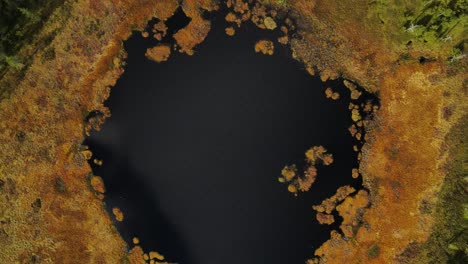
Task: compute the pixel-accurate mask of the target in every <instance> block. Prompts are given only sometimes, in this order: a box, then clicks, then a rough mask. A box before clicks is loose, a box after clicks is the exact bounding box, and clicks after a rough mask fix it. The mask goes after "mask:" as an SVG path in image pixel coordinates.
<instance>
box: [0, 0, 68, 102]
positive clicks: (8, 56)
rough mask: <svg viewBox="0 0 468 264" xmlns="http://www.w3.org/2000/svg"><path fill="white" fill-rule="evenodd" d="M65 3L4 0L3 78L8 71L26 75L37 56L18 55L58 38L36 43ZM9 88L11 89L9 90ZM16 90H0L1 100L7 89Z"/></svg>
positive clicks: (0, 7)
mask: <svg viewBox="0 0 468 264" xmlns="http://www.w3.org/2000/svg"><path fill="white" fill-rule="evenodd" d="M63 3H64V0H44V1H37V0H0V79H1V78H2V77H3V76H4V74H5V73H6V72H7V70H13V71H15V72H17V73H21V72H24V71H25V70H26V69H27V66H28V64H29V63H30V62H31V58H32V56H33V55H34V54H28V57H24V58H21V57H20V56H19V55H18V52H19V51H20V50H21V48H23V47H25V46H26V45H31V44H34V45H38V47H35V50H38V49H39V46H42V47H44V46H47V45H48V44H50V42H51V41H52V39H53V38H54V36H50V37H49V38H46V39H43V40H41V41H42V43H37V42H34V41H33V40H34V37H35V35H36V34H37V33H38V32H39V31H40V29H41V28H42V27H43V26H44V24H45V22H46V21H47V20H48V18H49V17H50V16H51V14H52V13H53V12H54V10H55V9H56V8H57V7H59V6H61V5H62V4H63ZM8 88H9V89H8ZM13 88H14V87H0V99H1V98H3V97H4V96H5V95H4V93H5V92H6V90H11V89H13Z"/></svg>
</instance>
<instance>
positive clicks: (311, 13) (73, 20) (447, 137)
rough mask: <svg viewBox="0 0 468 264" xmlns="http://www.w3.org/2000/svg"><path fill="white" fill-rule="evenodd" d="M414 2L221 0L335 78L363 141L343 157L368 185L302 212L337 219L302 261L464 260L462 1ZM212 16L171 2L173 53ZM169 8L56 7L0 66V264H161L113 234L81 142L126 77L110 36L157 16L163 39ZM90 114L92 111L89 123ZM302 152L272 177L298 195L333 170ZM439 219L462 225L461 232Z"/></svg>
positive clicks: (237, 18)
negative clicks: (301, 164) (321, 172)
mask: <svg viewBox="0 0 468 264" xmlns="http://www.w3.org/2000/svg"><path fill="white" fill-rule="evenodd" d="M426 2H427V1H422V0H416V1H412V2H411V3H409V2H408V3H406V2H405V3H400V2H399V1H394V0H389V1H383V2H382V1H373V2H369V3H362V4H360V5H356V2H355V1H325V0H317V1H309V0H288V1H283V0H277V1H276V0H262V1H243V0H228V1H226V2H225V4H226V6H227V7H228V9H229V10H230V11H229V13H228V14H227V15H226V17H225V18H226V20H227V21H228V22H230V23H231V24H232V25H231V26H232V29H233V31H234V32H235V27H239V26H241V24H243V23H245V22H247V21H250V22H252V23H253V24H255V25H256V26H257V27H259V28H262V29H267V30H268V29H269V30H274V29H276V28H278V27H279V29H280V31H281V32H282V36H281V37H279V38H278V39H277V41H278V42H279V43H281V44H284V45H289V47H290V48H291V50H292V56H293V57H294V58H296V59H297V60H300V61H302V62H303V63H304V67H305V69H306V70H307V71H308V72H309V73H310V74H311V75H314V74H319V75H320V78H321V79H322V80H324V81H326V80H330V79H336V78H344V79H346V81H344V84H345V86H346V87H348V88H349V93H350V99H351V103H350V105H349V110H350V117H351V119H352V121H353V124H352V125H351V126H350V128H349V131H350V133H351V135H352V136H353V137H354V138H355V139H356V140H358V141H359V142H362V143H364V145H363V146H362V149H360V148H361V147H360V146H361V143H359V144H358V145H359V146H358V145H356V146H355V147H354V150H355V151H357V152H358V159H360V163H359V168H354V169H353V170H352V177H353V178H357V177H359V175H361V177H362V179H363V183H364V187H365V189H366V190H360V191H358V192H357V193H356V190H354V189H353V188H352V187H350V186H343V187H341V188H339V189H338V190H337V193H336V194H335V195H334V196H333V197H331V198H328V199H326V200H325V201H323V202H322V204H320V205H316V206H314V209H315V210H316V211H317V215H316V218H317V220H318V221H319V222H321V223H324V224H331V223H332V222H333V221H335V220H336V219H334V217H332V215H331V212H332V211H333V210H336V211H337V212H338V214H339V215H340V216H341V217H342V218H343V221H342V222H341V223H340V230H334V231H332V232H331V234H330V235H331V237H330V239H329V240H328V241H327V242H325V243H324V244H323V245H322V246H321V247H320V248H319V249H317V250H316V252H315V254H316V256H317V258H314V259H311V260H309V261H308V263H429V262H430V261H435V262H437V263H445V262H447V261H448V260H449V259H451V258H453V257H454V256H457V254H458V255H459V254H463V250H464V247H463V245H466V241H465V242H463V241H462V240H460V239H459V238H458V237H455V231H454V230H455V229H457V228H459V226H460V224H459V223H460V222H461V221H462V220H459V219H462V218H463V217H462V216H461V215H462V213H461V211H462V210H466V209H463V201H465V200H466V199H462V198H460V197H461V195H460V194H459V192H457V190H459V188H458V189H457V188H455V187H453V186H465V185H464V184H466V183H462V182H461V180H459V178H462V177H461V176H459V175H462V174H463V173H462V172H463V168H462V166H461V165H460V164H461V162H460V160H462V158H460V155H461V154H460V153H459V152H460V151H459V148H460V146H465V141H463V140H461V139H460V138H461V137H462V136H461V135H463V133H458V134H456V133H455V134H454V133H450V132H451V131H452V128H453V127H454V125H456V124H457V123H458V122H460V120H465V124H466V117H464V116H466V109H467V103H466V99H465V98H466V62H467V58H466V54H465V52H466V40H465V36H464V35H465V34H466V33H464V29H463V27H462V26H463V25H464V22H463V19H466V5H463V4H462V3H463V1H450V4H446V3H445V2H446V1H433V2H431V4H430V5H428V6H426ZM218 5H219V3H218V2H217V1H211V0H200V1H196V0H184V1H181V2H180V6H181V7H182V10H183V11H184V13H185V14H186V15H187V16H188V17H189V18H191V21H190V23H189V24H188V25H187V26H186V27H185V28H183V29H181V30H179V31H178V32H177V33H176V34H175V35H174V38H175V40H176V44H177V46H176V48H177V49H178V50H179V51H180V52H184V53H187V54H194V52H195V51H194V48H195V47H196V45H198V44H200V43H201V42H202V41H203V40H204V39H205V38H206V36H207V34H208V32H209V30H210V28H211V22H210V21H208V20H206V19H204V18H203V15H202V14H203V12H205V11H213V10H218V9H219V8H218ZM178 7H179V3H178V2H177V1H173V0H158V1H119V0H116V1H91V0H84V1H78V2H73V1H65V2H64V3H63V4H62V5H61V6H59V8H57V9H56V10H55V11H54V13H53V14H51V15H50V17H49V19H48V20H47V21H45V23H44V25H43V27H42V28H41V29H40V30H38V32H37V33H36V34H35V35H34V37H33V38H32V40H31V42H30V44H29V45H24V46H23V47H22V48H21V49H20V50H19V51H18V52H17V54H16V56H15V58H14V60H13V59H11V58H10V59H9V60H7V62H8V63H9V64H10V67H9V68H7V69H6V70H5V69H3V70H2V74H3V75H2V77H1V79H0V94H1V98H0V145H1V146H2V151H1V152H0V199H1V201H2V202H1V203H0V212H1V215H0V220H1V221H0V246H1V247H2V250H1V251H0V261H1V262H2V263H38V262H41V263H42V262H44V263H122V262H123V263H126V262H130V263H166V262H163V261H164V258H163V256H162V255H160V254H159V253H156V252H154V251H153V252H151V251H150V252H149V253H145V252H144V251H143V249H142V248H141V247H140V246H135V247H133V248H132V249H131V250H129V248H128V246H127V245H126V244H125V243H124V241H123V240H122V238H121V237H120V236H119V234H118V233H117V232H116V230H115V227H114V226H113V224H112V221H111V218H110V216H109V214H108V213H107V212H106V211H105V210H104V207H103V204H102V201H101V199H102V198H103V194H104V191H105V188H104V184H103V183H102V180H100V178H98V177H96V176H93V175H92V173H91V169H90V166H89V165H88V162H87V161H88V160H91V159H92V153H91V152H90V151H89V150H87V148H86V147H85V146H83V145H82V142H83V137H84V135H86V134H88V133H89V131H90V130H91V129H99V126H100V125H101V124H102V122H103V121H104V119H105V118H106V117H108V116H109V115H110V113H109V110H108V109H107V108H106V107H105V106H104V105H103V102H104V101H105V100H106V99H107V98H108V96H109V93H110V90H111V88H110V87H112V86H113V85H114V84H115V83H116V80H117V79H118V78H119V76H120V75H121V74H122V72H123V69H122V64H123V61H124V60H125V57H126V55H125V52H124V51H123V49H122V41H123V40H125V39H127V38H128V37H129V36H130V34H131V31H132V30H134V29H138V30H143V28H144V26H145V25H146V23H147V22H148V21H149V20H150V19H151V18H154V17H156V18H158V19H159V20H160V21H161V22H160V23H158V24H156V25H155V27H154V28H153V29H152V30H151V33H152V37H154V38H155V39H157V40H160V39H162V38H163V37H164V35H165V34H166V30H167V29H166V28H165V23H164V21H166V20H167V19H168V18H169V17H171V16H172V15H173V14H174V12H175V10H176V9H177V8H178ZM284 14H288V15H287V16H285V15H284ZM464 14H465V15H464ZM422 18H424V19H422ZM293 21H294V22H293ZM460 21H461V22H460ZM226 33H228V32H226ZM228 34H229V33H228ZM142 35H143V36H145V37H149V36H150V33H149V32H142ZM259 43H261V44H259ZM257 45H258V47H257ZM257 45H255V50H256V51H257V52H262V53H263V54H269V55H271V54H273V52H274V45H273V42H272V41H271V40H262V41H260V42H258V43H257ZM173 48H175V47H170V49H169V53H170V50H172V49H173ZM164 49H166V48H164ZM169 53H168V52H167V49H166V53H164V52H161V53H159V52H156V54H157V55H158V56H161V54H166V56H168V54H169ZM156 58H157V60H161V61H162V60H164V59H167V57H164V56H162V57H156ZM157 60H156V61H157ZM359 87H362V88H363V89H365V90H366V91H368V92H376V93H378V96H379V99H380V107H378V106H377V105H375V103H374V102H358V100H359V99H360V98H361V97H362V96H363V90H362V89H361V88H359ZM325 93H326V96H327V97H330V98H332V99H333V97H335V98H337V96H336V95H335V96H334V93H335V92H333V91H328V92H327V90H326V91H325ZM338 96H339V95H338ZM341 96H342V97H343V94H341ZM337 99H338V98H337ZM91 112H96V113H99V115H98V116H96V117H91V118H89V119H88V120H86V117H87V116H88V114H89V113H91ZM370 114H372V115H373V116H374V119H373V120H370V119H369V118H367V117H368V116H369V115H370ZM449 133H450V134H449ZM465 134H466V133H465ZM447 142H449V143H447ZM306 157H307V159H306V161H307V163H308V165H307V166H306V168H305V170H304V171H303V172H298V170H297V168H296V167H295V166H287V167H285V168H284V169H283V171H282V177H281V178H280V179H279V180H280V181H281V182H284V183H285V184H287V185H288V190H289V191H290V192H292V193H294V194H297V193H298V192H299V191H307V190H308V189H309V188H310V186H311V185H312V184H313V182H314V180H315V177H316V176H317V170H316V165H317V163H321V164H323V165H327V164H330V163H331V162H333V157H332V156H331V154H328V153H326V152H325V151H324V149H323V148H320V147H319V148H317V149H311V150H309V151H308V152H307V153H306ZM454 161H457V164H458V165H456V166H451V165H452V163H453V162H454ZM447 175H449V176H450V175H452V176H451V177H448V176H447ZM453 175H455V176H453ZM457 175H458V176H457ZM456 176H457V177H458V178H457V177H456ZM455 179H458V180H457V181H455ZM440 190H444V191H443V192H440ZM447 190H452V192H450V193H453V195H452V196H451V194H447ZM455 194H457V195H458V196H454V195H455ZM465 194H466V193H465ZM441 197H445V198H444V199H445V200H444V199H441ZM447 197H450V199H448V198H447ZM340 203H341V204H340ZM465 203H466V202H465ZM83 205H85V206H83ZM433 208H438V209H437V210H435V209H434V210H433ZM443 208H450V211H447V210H445V211H444V209H443ZM457 210H458V211H457ZM117 215H118V214H117ZM448 216H451V217H452V216H453V217H458V218H457V219H458V220H457V222H456V223H457V224H451V221H453V219H452V218H449V217H448ZM465 217H466V216H465ZM121 218H122V219H123V215H122V217H121ZM441 227H444V228H451V229H453V230H447V231H446V232H445V231H440V230H441V229H444V228H441ZM134 242H135V241H134ZM138 243H139V242H137V243H135V244H138ZM464 243H465V244H464ZM434 252H437V254H435V253H434Z"/></svg>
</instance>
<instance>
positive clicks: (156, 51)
mask: <svg viewBox="0 0 468 264" xmlns="http://www.w3.org/2000/svg"><path fill="white" fill-rule="evenodd" d="M170 55H171V47H170V46H169V45H164V44H161V45H157V46H154V47H152V48H148V49H147V50H146V53H145V56H146V57H148V58H149V59H150V60H153V61H155V62H163V61H167V60H168V59H169V56H170Z"/></svg>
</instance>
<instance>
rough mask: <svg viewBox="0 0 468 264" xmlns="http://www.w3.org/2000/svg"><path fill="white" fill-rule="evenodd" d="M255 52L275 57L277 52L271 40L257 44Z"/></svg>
mask: <svg viewBox="0 0 468 264" xmlns="http://www.w3.org/2000/svg"><path fill="white" fill-rule="evenodd" d="M255 52H257V53H259V52H260V53H262V54H264V55H273V53H274V52H275V45H274V44H273V42H271V41H270V40H259V41H258V42H257V43H255Z"/></svg>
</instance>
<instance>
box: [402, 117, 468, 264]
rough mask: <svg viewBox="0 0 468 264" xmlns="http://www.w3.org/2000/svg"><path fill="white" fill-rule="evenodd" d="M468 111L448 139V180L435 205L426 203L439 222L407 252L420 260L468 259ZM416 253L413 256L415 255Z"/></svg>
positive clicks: (428, 261) (431, 261) (456, 261)
mask: <svg viewBox="0 0 468 264" xmlns="http://www.w3.org/2000/svg"><path fill="white" fill-rule="evenodd" d="M466 127H468V115H465V116H464V117H463V118H462V119H461V120H460V122H459V123H458V124H457V125H456V126H455V127H454V128H452V131H451V132H450V133H449V135H448V136H447V139H446V142H445V144H446V146H447V147H448V149H449V152H450V153H449V159H450V164H448V165H447V168H445V169H446V170H447V171H448V174H447V177H446V178H445V182H444V184H443V185H442V189H441V191H440V193H439V200H438V203H437V204H436V205H435V207H434V208H431V207H430V206H427V207H425V206H424V205H422V207H424V208H421V210H423V212H424V211H427V212H428V213H430V212H432V210H435V215H436V223H435V225H434V228H433V230H434V232H433V233H432V234H431V236H430V238H429V240H428V241H427V242H426V243H424V244H422V245H416V244H414V245H410V246H409V247H408V248H407V249H406V250H405V252H404V253H403V255H404V256H402V257H406V258H410V259H411V258H412V257H415V256H414V255H416V259H418V260H419V262H418V263H468V230H467V228H468V197H467V188H468V186H467V184H468V175H467V164H466V162H467V159H468V145H467V140H468V134H467V133H466ZM411 255H413V256H411Z"/></svg>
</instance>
